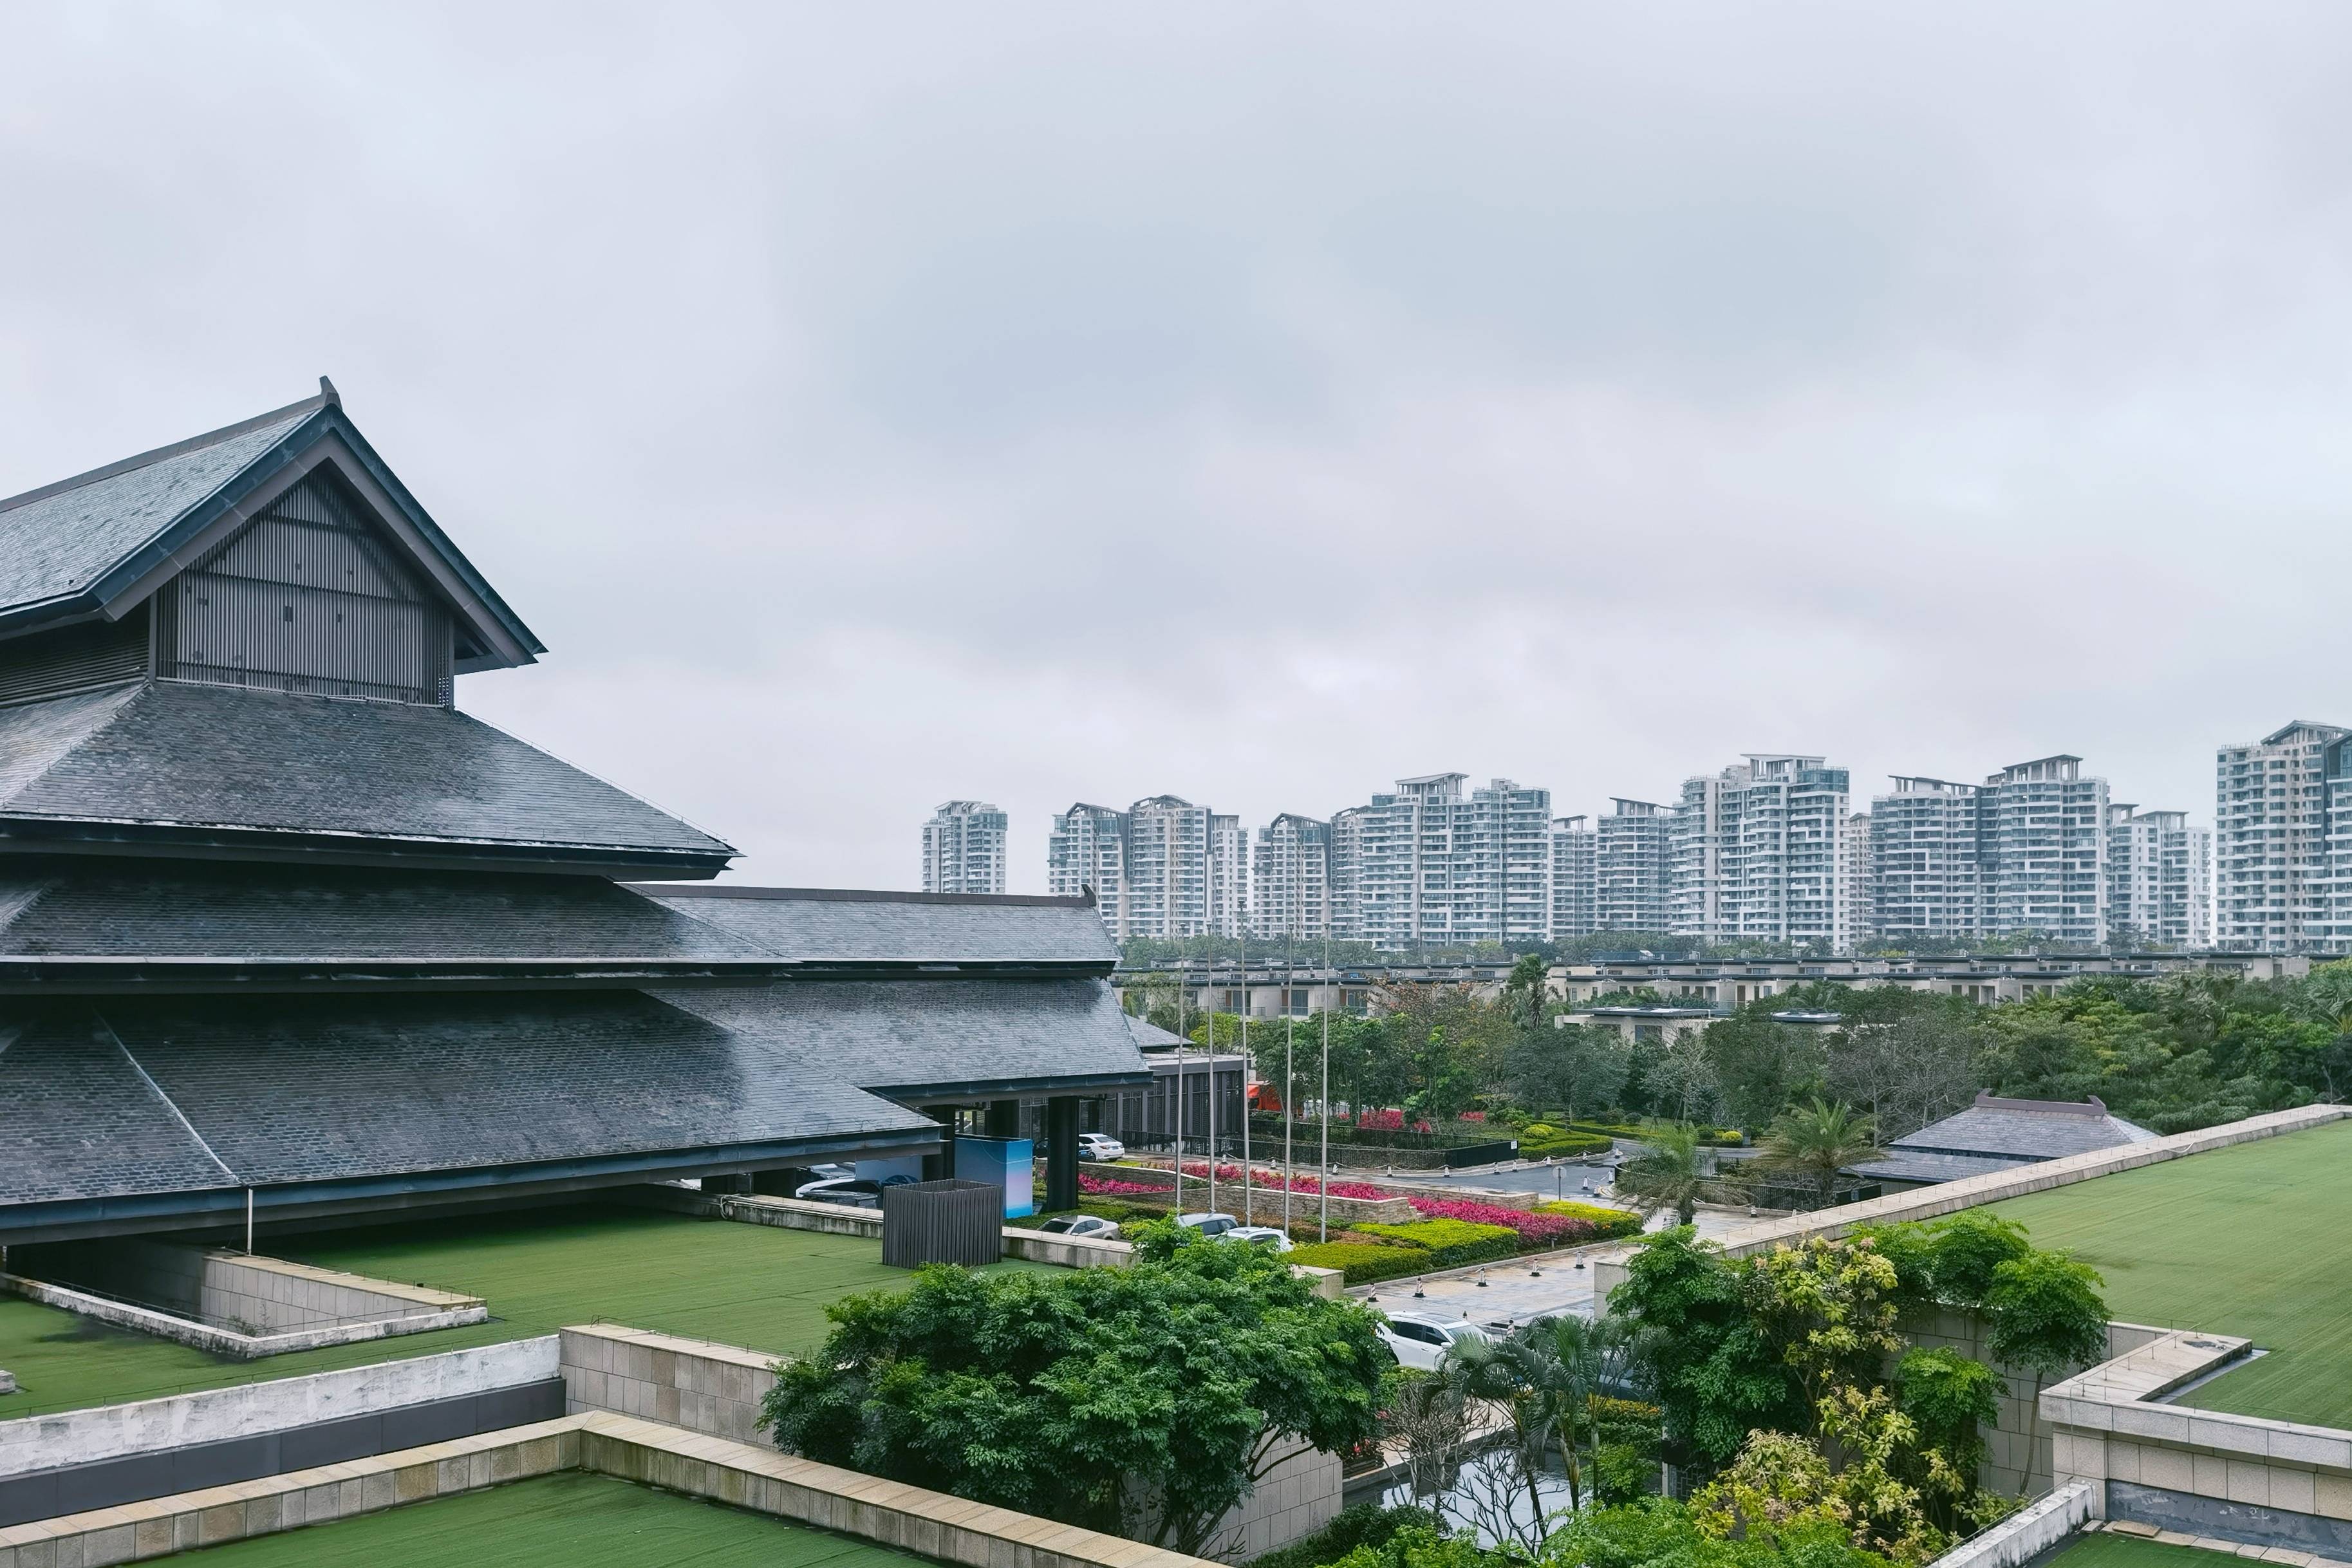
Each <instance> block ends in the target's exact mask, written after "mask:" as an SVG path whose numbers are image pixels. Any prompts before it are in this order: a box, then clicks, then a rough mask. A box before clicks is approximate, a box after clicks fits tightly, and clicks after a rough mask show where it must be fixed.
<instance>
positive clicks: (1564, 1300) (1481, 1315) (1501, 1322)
mask: <svg viewBox="0 0 2352 1568" xmlns="http://www.w3.org/2000/svg"><path fill="white" fill-rule="evenodd" d="M1673 1221H1674V1216H1673V1215H1670V1214H1669V1215H1658V1216H1657V1217H1656V1218H1654V1219H1653V1220H1652V1221H1651V1222H1650V1228H1651V1229H1653V1230H1658V1229H1663V1228H1664V1226H1668V1225H1670V1224H1672V1223H1673ZM1749 1223H1750V1222H1749V1220H1748V1216H1747V1215H1742V1214H1727V1213H1717V1212H1715V1211H1712V1210H1704V1209H1703V1210H1701V1211H1700V1212H1699V1216H1698V1233H1699V1235H1700V1236H1701V1237H1706V1239H1708V1240H1719V1239H1721V1238H1722V1237H1726V1236H1728V1235H1729V1234H1730V1233H1731V1232H1733V1231H1735V1230H1738V1229H1740V1228H1742V1227H1743V1226H1747V1225H1748V1224H1749ZM1626 1251H1627V1247H1626V1246H1624V1245H1622V1244H1615V1245H1612V1244H1609V1243H1602V1244H1600V1245H1597V1246H1593V1247H1579V1248H1576V1249H1575V1250H1573V1251H1569V1252H1559V1253H1555V1254H1553V1255H1552V1256H1551V1257H1549V1258H1527V1259H1525V1260H1522V1261H1518V1262H1513V1263H1490V1264H1488V1265H1487V1266H1486V1268H1483V1269H1471V1270H1468V1271H1467V1272H1465V1273H1459V1274H1452V1275H1446V1276H1443V1277H1438V1278H1432V1279H1421V1280H1415V1279H1385V1280H1382V1281H1381V1283H1379V1284H1377V1285H1359V1286H1357V1287H1356V1288H1355V1289H1352V1290H1350V1291H1349V1292H1348V1293H1349V1295H1351V1296H1353V1297H1355V1298H1356V1299H1357V1300H1361V1301H1368V1302H1370V1303H1371V1304H1372V1305H1374V1306H1377V1307H1380V1308H1382V1309H1383V1310H1389V1311H1397V1312H1431V1313H1437V1314H1442V1315H1444V1316H1445V1317H1448V1318H1460V1319H1462V1320H1464V1321H1467V1322H1473V1323H1476V1324H1478V1325H1479V1326H1480V1327H1482V1328H1486V1329H1493V1330H1500V1331H1508V1330H1510V1329H1513V1328H1516V1327H1517V1325H1519V1324H1521V1323H1528V1322H1533V1321H1535V1320H1536V1319H1538V1318H1557V1317H1561V1316H1564V1315H1567V1314H1570V1313H1573V1314H1574V1315H1576V1316H1577V1317H1580V1318H1589V1317H1591V1316H1592V1265H1593V1263H1594V1261H1595V1260H1596V1259H1599V1258H1618V1257H1622V1256H1623V1255H1624V1254H1625V1252H1626ZM1482 1279H1483V1280H1484V1281H1485V1283H1484V1284H1483V1285H1482V1284H1481V1283H1479V1281H1480V1280H1482ZM1415 1291H1419V1292H1420V1294H1419V1295H1417V1296H1416V1295H1415V1294H1414V1292H1415Z"/></svg>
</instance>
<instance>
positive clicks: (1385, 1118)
mask: <svg viewBox="0 0 2352 1568" xmlns="http://www.w3.org/2000/svg"><path fill="white" fill-rule="evenodd" d="M1356 1125H1357V1126H1359V1127H1365V1128H1370V1130H1371V1131H1375V1132H1402V1131H1404V1112H1403V1111H1402V1110H1360V1111H1358V1112H1357V1113H1356Z"/></svg>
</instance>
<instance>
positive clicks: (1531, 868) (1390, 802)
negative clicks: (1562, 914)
mask: <svg viewBox="0 0 2352 1568" xmlns="http://www.w3.org/2000/svg"><path fill="white" fill-rule="evenodd" d="M1466 777H1467V775H1466V774H1463V773H1431V774H1428V775H1426V776H1423V777H1421V778H1411V779H1400V780H1398V781H1397V787H1396V789H1395V791H1394V792H1393V793H1383V794H1380V795H1373V796H1372V798H1371V803H1370V808H1369V811H1368V814H1367V816H1365V819H1364V825H1363V849H1362V858H1361V861H1360V872H1359V877H1360V889H1359V894H1358V903H1359V911H1360V921H1361V924H1362V927H1363V933H1364V937H1365V939H1366V940H1368V941H1370V942H1374V943H1376V944H1377V945H1379V946H1381V947H1384V948H1391V949H1398V948H1406V947H1411V946H1413V945H1415V944H1418V943H1422V942H1444V943H1457V942H1540V941H1542V940H1544V939H1545V938H1546V936H1547V935H1548V934H1549V931H1550V926H1551V837H1550V828H1551V792H1550V791H1549V790H1542V789H1524V788H1521V787H1520V786H1519V785H1518V784H1514V783H1513V782H1511V781H1510V780H1508V779H1496V780H1495V781H1493V782H1492V783H1491V784H1488V785H1487V786H1486V788H1484V789H1477V790H1471V791H1468V792H1467V793H1465V791H1464V789H1463V787H1462V786H1463V784H1464V782H1465V779H1466Z"/></svg>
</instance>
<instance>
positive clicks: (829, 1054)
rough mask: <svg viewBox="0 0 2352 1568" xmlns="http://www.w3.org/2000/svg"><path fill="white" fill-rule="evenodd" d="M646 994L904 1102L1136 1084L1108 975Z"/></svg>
mask: <svg viewBox="0 0 2352 1568" xmlns="http://www.w3.org/2000/svg"><path fill="white" fill-rule="evenodd" d="M1087 918H1089V919H1092V918H1093V917H1092V916H1091V915H1089V916H1088V917H1087ZM656 994H657V995H660V996H663V997H665V998H666V999H667V1000H668V1001H671V1002H673V1003H675V1004H676V1005H678V1006H680V1007H684V1008H687V1009H688V1010H690V1011H692V1012H695V1013H698V1014H700V1015H701V1016H704V1017H706V1018H709V1019H711V1020H713V1021H714V1022H717V1023H719V1024H723V1025H725V1026H727V1027H728V1028H730V1029H731V1030H734V1031H735V1032H737V1033H738V1034H740V1035H742V1036H743V1037H745V1038H747V1039H751V1040H755V1041H757V1042H759V1043H760V1044H761V1046H763V1047H768V1048H770V1049H772V1050H775V1051H777V1052H779V1053H780V1054H782V1056H785V1057H787V1058H792V1059H794V1060H801V1061H807V1062H812V1063H820V1064H823V1067H824V1070H825V1071H826V1072H828V1073H831V1074H833V1075H835V1076H836V1077H838V1078H839V1079H843V1080H844V1081H846V1082H849V1083H854V1084H856V1085H857V1086H858V1087H859V1088H861V1089H876V1090H880V1091H883V1092H887V1093H893V1094H902V1095H908V1096H915V1095H921V1094H947V1093H951V1092H956V1091H959V1090H967V1089H969V1090H973V1091H978V1090H980V1089H987V1088H997V1089H1003V1091H1004V1092H1008V1093H1010V1092H1014V1091H1016V1090H1017V1089H1022V1088H1024V1087H1034V1088H1048V1087H1055V1086H1058V1087H1061V1088H1063V1089H1071V1090H1075V1089H1078V1088H1080V1087H1084V1086H1085V1085H1086V1084H1087V1082H1088V1081H1090V1080H1092V1081H1093V1082H1095V1084H1096V1085H1097V1087H1108V1086H1109V1085H1111V1084H1114V1083H1119V1082H1132V1083H1141V1082H1144V1081H1145V1080H1146V1070H1145V1068H1144V1065H1143V1055H1142V1053H1141V1052H1140V1051H1139V1050H1137V1049H1136V1047H1135V1037H1133V1036H1132V1035H1130V1034H1129V1032H1128V1029H1127V1025H1126V1015H1125V1014H1124V1013H1122V1012H1121V1011H1120V1009H1119V1005H1118V994H1117V993H1115V992H1113V991H1112V989H1111V987H1110V983H1109V982H1108V980H1097V979H1091V978H1083V979H1081V978H1072V979H1055V980H978V979H973V980H956V979H908V980H834V981H814V982H811V981H791V982H786V983H783V984H775V985H768V986H761V987H751V988H746V987H735V986H730V987H725V988H721V989H711V990H694V991H661V992H656Z"/></svg>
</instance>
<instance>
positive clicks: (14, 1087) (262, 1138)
mask: <svg viewBox="0 0 2352 1568" xmlns="http://www.w3.org/2000/svg"><path fill="white" fill-rule="evenodd" d="M142 1071H143V1073H144V1075H145V1077H144V1079H142V1077H141V1074H142ZM150 1081H152V1086H153V1087H152V1089H149V1088H147V1087H146V1084H147V1083H148V1082H150ZM0 1100H5V1102H6V1103H7V1104H8V1105H9V1107H10V1109H11V1112H12V1113H11V1114H10V1115H9V1116H7V1117H6V1118H5V1119H0V1200H5V1201H0V1224H5V1219H6V1215H7V1208H8V1206H9V1205H16V1204H24V1203H31V1202H37V1201H43V1200H55V1199H65V1198H107V1197H119V1196H122V1195H125V1194H152V1193H165V1192H174V1191H188V1190H196V1191H201V1190H205V1189H209V1188H219V1187H242V1186H269V1185H275V1184H290V1183H319V1182H357V1181H368V1180H375V1179H383V1178H390V1177H397V1176H418V1175H423V1174H427V1173H454V1172H476V1171H482V1170H485V1169H494V1168H499V1167H513V1166H523V1167H531V1166H541V1167H543V1166H545V1165H547V1164H549V1163H555V1162H566V1163H575V1162H593V1161H610V1160H613V1159H615V1158H617V1157H622V1156H630V1155H650V1154H657V1153H664V1152H671V1151H708V1150H724V1149H730V1148H739V1147H750V1146H767V1145H774V1144H784V1143H791V1142H800V1141H806V1140H813V1139H837V1138H857V1137H872V1138H877V1139H886V1140H890V1139H896V1140H904V1139H908V1138H920V1137H922V1136H924V1135H926V1134H929V1133H930V1132H932V1131H936V1129H935V1127H934V1125H933V1124H932V1123H931V1122H930V1121H929V1120H928V1119H927V1118H924V1117H921V1116H919V1115H917V1114H916V1113H914V1112H912V1111H909V1110H904V1109H902V1108H901V1107H898V1106H896V1105H893V1104H891V1103H889V1102H888V1101H887V1100H881V1099H879V1098H877V1097H876V1096H874V1095H870V1094H866V1093H863V1092H861V1091H860V1090H858V1089H854V1088H851V1087H850V1086H848V1085H847V1084H845V1083H844V1082H842V1081H841V1079H840V1078H839V1077H838V1075H836V1074H834V1073H830V1072H825V1071H821V1070H815V1069H813V1068H809V1067H808V1066H807V1065H806V1064H805V1063H804V1062H803V1060H802V1059H801V1058H796V1057H793V1056H791V1055H789V1054H785V1053H780V1052H778V1051H776V1050H773V1049H772V1048H770V1047H767V1046H765V1045H764V1044H762V1043H761V1042H760V1041H757V1040H754V1039H749V1038H745V1037H739V1036H736V1035H733V1034H730V1033H729V1032H728V1031H727V1030H725V1029H722V1028H719V1027H717V1026H713V1025H712V1024H710V1023H709V1022H708V1021H707V1020H705V1019H702V1018H698V1017H696V1016H693V1015H691V1014H688V1013H685V1012H682V1011H680V1010H679V1009H677V1008H675V1007H671V1006H667V1005H664V1004H662V1003H660V1002H657V1001H656V1000H654V999H653V998H651V997H648V996H646V995H644V994H639V993H635V992H572V993H562V994H539V995H531V996H515V995H505V994H500V995H466V996H418V995H385V994H361V995H340V996H332V997H299V996H293V997H289V996H274V997H268V998H248V997H242V996H240V997H228V998H217V999H206V998H178V999H173V1000H172V1001H169V1002H140V1003H110V1004H106V1005H102V1006H100V1007H98V1008H95V1009H90V1010H87V1011H77V1012H74V1013H70V1014H65V1015H56V1014H53V1015H50V1016H49V1018H48V1019H47V1020H46V1021H44V1020H34V1021H32V1022H30V1023H29V1025H28V1026H26V1027H25V1028H24V1030H23V1033H22V1034H20V1035H19V1037H17V1039H16V1043H15V1044H14V1045H12V1046H11V1047H9V1048H8V1049H7V1050H6V1051H5V1052H0ZM19 1107H35V1108H37V1110H38V1113H37V1114H36V1115H28V1116H22V1117H20V1116H18V1115H16V1114H14V1112H15V1110H16V1109H17V1108H19ZM199 1141H200V1142H199ZM207 1150H208V1151H209V1156H210V1157H209V1158H205V1157H202V1154H203V1152H204V1151H207ZM527 1173H528V1172H526V1174H527Z"/></svg>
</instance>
